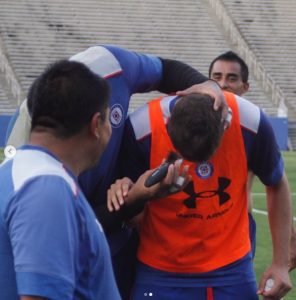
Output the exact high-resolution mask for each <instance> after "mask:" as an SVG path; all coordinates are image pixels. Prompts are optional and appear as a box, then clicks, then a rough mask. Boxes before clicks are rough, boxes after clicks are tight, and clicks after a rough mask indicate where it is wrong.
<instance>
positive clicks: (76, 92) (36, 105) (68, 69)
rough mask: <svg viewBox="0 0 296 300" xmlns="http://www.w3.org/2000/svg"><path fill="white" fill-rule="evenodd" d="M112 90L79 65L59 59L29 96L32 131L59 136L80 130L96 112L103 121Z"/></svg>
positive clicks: (102, 80) (42, 75) (31, 90)
mask: <svg viewBox="0 0 296 300" xmlns="http://www.w3.org/2000/svg"><path fill="white" fill-rule="evenodd" d="M109 96H110V88H109V85H108V83H107V81H106V80H105V79H103V78H102V77H100V76H99V75H97V74H94V73H93V72H92V71H91V70H90V69H88V68H87V67H86V66H85V65H83V64H82V63H79V62H74V61H68V60H60V61H57V62H55V63H54V64H51V65H49V66H48V67H47V69H46V70H45V71H44V72H43V73H42V74H41V75H40V76H39V77H38V78H37V79H36V80H35V81H34V83H33V84H32V86H31V88H30V90H29V93H28V104H27V105H28V109H29V112H30V114H31V117H32V130H34V128H35V127H36V126H42V127H48V128H51V129H53V132H54V134H55V135H56V136H58V137H70V136H73V135H75V134H77V133H78V132H79V131H81V130H82V129H83V128H84V127H85V126H86V125H87V124H88V123H89V122H90V120H91V118H92V116H93V115H94V114H95V113H96V112H100V113H101V114H102V118H103V119H104V118H105V117H106V116H105V113H106V109H107V107H108V101H109Z"/></svg>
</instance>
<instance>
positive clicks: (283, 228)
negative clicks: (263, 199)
mask: <svg viewBox="0 0 296 300" xmlns="http://www.w3.org/2000/svg"><path fill="white" fill-rule="evenodd" d="M266 191H267V207H268V216H269V225H270V231H271V235H272V244H273V263H274V264H277V265H280V266H288V264H289V246H290V237H291V228H292V214H291V211H292V204H291V195H290V190H289V185H288V181H287V178H286V176H285V175H283V178H282V179H281V181H280V182H279V183H278V184H277V185H276V186H272V187H267V189H266Z"/></svg>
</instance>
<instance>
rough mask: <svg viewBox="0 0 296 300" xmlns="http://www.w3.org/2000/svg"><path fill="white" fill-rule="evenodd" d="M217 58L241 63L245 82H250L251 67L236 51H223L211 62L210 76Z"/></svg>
mask: <svg viewBox="0 0 296 300" xmlns="http://www.w3.org/2000/svg"><path fill="white" fill-rule="evenodd" d="M217 60H223V61H230V62H237V63H239V64H240V67H241V77H242V81H243V82H248V79H249V68H248V66H247V64H246V63H245V61H244V60H243V59H242V58H241V57H239V56H238V55H237V54H236V53H235V52H233V51H227V52H225V53H222V54H221V55H219V56H217V57H216V58H215V59H214V60H213V61H212V62H211V64H210V67H209V77H211V73H212V69H213V66H214V63H215V62H216V61H217Z"/></svg>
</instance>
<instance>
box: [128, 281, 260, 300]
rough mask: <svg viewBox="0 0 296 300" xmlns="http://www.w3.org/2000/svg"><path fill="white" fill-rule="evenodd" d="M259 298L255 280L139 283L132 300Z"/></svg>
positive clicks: (135, 287)
mask: <svg viewBox="0 0 296 300" xmlns="http://www.w3.org/2000/svg"><path fill="white" fill-rule="evenodd" d="M150 299H151V300H258V299H259V298H258V295H257V286H256V283H255V282H248V283H243V284H236V285H232V286H217V287H207V288H206V287H170V286H159V285H151V284H142V283H138V284H136V285H135V286H134V288H133V291H132V296H131V300H150Z"/></svg>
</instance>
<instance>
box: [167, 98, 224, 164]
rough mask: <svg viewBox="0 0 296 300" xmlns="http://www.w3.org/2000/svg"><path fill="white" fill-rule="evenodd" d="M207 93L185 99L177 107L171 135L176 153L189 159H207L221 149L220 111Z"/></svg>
mask: <svg viewBox="0 0 296 300" xmlns="http://www.w3.org/2000/svg"><path fill="white" fill-rule="evenodd" d="M213 104H214V99H213V98H212V97H211V96H209V95H205V94H191V95H188V96H184V97H182V98H180V100H178V102H177V103H176V104H175V106H174V108H173V111H172V114H171V117H170V119H169V122H168V133H169V136H170V138H171V141H172V143H173V145H174V147H175V148H176V150H177V151H178V152H179V153H180V154H181V155H182V156H183V157H184V158H185V159H187V160H189V161H194V162H202V161H206V160H208V159H209V158H210V157H211V156H212V155H213V154H214V152H215V150H216V149H217V148H218V146H219V144H220V141H221V137H222V134H223V123H222V122H221V110H217V111H216V110H214V108H213Z"/></svg>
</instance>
